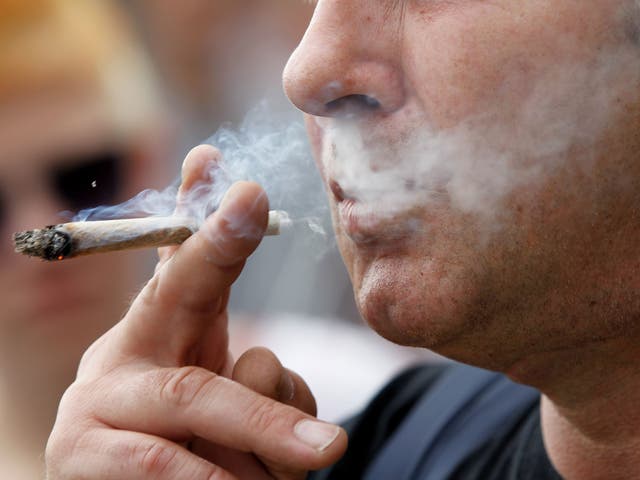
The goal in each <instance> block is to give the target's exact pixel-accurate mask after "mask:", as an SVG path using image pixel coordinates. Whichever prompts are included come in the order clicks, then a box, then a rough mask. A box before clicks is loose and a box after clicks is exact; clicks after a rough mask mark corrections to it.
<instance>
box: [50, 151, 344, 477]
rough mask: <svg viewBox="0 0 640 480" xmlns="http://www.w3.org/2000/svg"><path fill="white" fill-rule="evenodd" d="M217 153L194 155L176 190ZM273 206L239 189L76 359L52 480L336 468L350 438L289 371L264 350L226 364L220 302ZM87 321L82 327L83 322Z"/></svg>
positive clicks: (53, 450) (165, 259) (252, 189)
mask: <svg viewBox="0 0 640 480" xmlns="http://www.w3.org/2000/svg"><path fill="white" fill-rule="evenodd" d="M218 157H219V153H218V152H217V150H215V149H212V148H211V147H198V148H196V149H194V150H192V151H191V152H190V153H189V155H188V156H187V158H186V159H185V165H184V168H183V184H182V187H181V191H182V192H184V191H185V190H187V189H189V188H191V186H192V185H193V184H194V183H195V181H196V180H197V179H199V178H200V177H202V176H203V175H204V173H203V172H205V171H206V170H207V169H208V168H207V166H210V165H211V162H213V161H216V160H217V158H218ZM267 214H268V201H267V198H266V195H265V193H264V191H263V190H262V189H261V188H260V187H259V186H258V185H256V184H253V183H247V182H244V183H238V184H235V185H234V186H233V187H232V188H231V189H230V190H229V192H228V193H227V195H226V196H225V198H224V200H223V202H222V204H221V206H220V208H219V209H218V210H217V211H216V212H215V213H214V214H213V215H211V216H210V217H209V218H208V219H207V220H206V221H205V223H204V224H203V225H202V228H201V229H200V231H199V232H198V233H196V234H195V235H193V236H192V237H191V238H189V239H188V240H187V241H186V242H185V243H184V244H183V245H181V246H180V247H179V248H173V249H164V250H163V251H162V252H161V255H160V256H161V260H160V263H159V267H158V268H157V269H156V272H155V275H154V276H153V278H152V279H151V280H150V281H149V282H148V283H147V285H146V286H145V287H144V288H143V290H142V291H141V292H140V294H139V295H138V296H137V298H136V299H135V300H134V301H133V303H132V305H131V307H130V309H129V311H128V312H127V313H126V315H125V316H124V318H123V319H122V321H121V322H120V323H118V324H117V325H116V326H115V327H114V328H112V329H111V330H110V331H109V332H107V333H106V334H105V335H104V336H103V337H101V338H100V339H99V340H98V341H97V342H95V343H94V344H93V345H92V346H91V347H90V348H89V350H88V351H87V352H86V353H85V355H84V357H83V359H82V361H81V364H80V368H79V371H78V377H77V379H76V381H75V382H74V383H73V384H72V385H71V387H69V389H68V390H67V392H66V393H65V395H64V396H63V399H62V401H61V403H60V408H59V411H58V418H57V420H56V424H55V426H54V429H53V432H52V434H51V437H50V439H49V443H48V445H47V451H46V463H47V474H48V479H49V480H58V479H76V478H83V479H101V480H108V479H114V480H115V479H118V480H122V479H127V480H136V479H151V478H153V479H167V480H169V479H171V480H180V479H208V480H213V479H224V480H228V479H251V480H261V479H273V478H277V479H287V480H289V479H302V478H304V477H305V476H306V472H307V471H308V470H312V469H318V468H323V467H325V466H328V465H330V464H332V463H334V462H335V461H337V460H338V459H339V458H340V456H341V455H342V454H343V452H344V450H345V448H346V434H345V433H344V431H343V430H341V429H339V428H338V427H336V426H334V425H330V424H327V423H323V422H319V421H316V420H315V418H314V417H313V415H314V414H315V403H314V401H313V397H312V396H311V393H310V392H309V390H308V388H307V386H306V385H305V384H304V382H303V381H302V379H301V378H300V377H298V376H297V375H295V374H293V373H292V372H289V371H288V370H286V369H284V368H283V367H282V365H280V363H279V362H278V360H277V358H275V356H274V355H273V354H272V353H270V352H269V351H267V350H264V349H254V350H250V351H249V352H247V353H246V354H245V355H243V357H241V358H240V359H239V361H238V362H237V363H236V364H235V366H234V364H233V361H232V359H231V356H230V355H229V353H228V333H227V312H226V306H227V300H228V298H229V288H230V286H231V284H232V283H233V281H234V280H235V279H236V278H237V277H238V275H239V274H240V271H241V270H242V267H243V265H244V262H245V260H246V258H247V257H248V255H250V253H251V252H252V251H253V250H254V249H255V248H256V247H257V245H258V243H259V242H260V240H261V237H262V235H263V233H264V230H265V228H266V222H267ZM90 320H91V319H87V321H90Z"/></svg>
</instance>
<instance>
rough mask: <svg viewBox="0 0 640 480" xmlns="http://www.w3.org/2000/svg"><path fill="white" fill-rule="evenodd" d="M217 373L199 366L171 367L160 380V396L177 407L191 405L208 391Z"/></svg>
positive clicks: (215, 379) (212, 385)
mask: <svg viewBox="0 0 640 480" xmlns="http://www.w3.org/2000/svg"><path fill="white" fill-rule="evenodd" d="M217 378H218V377H217V375H216V374H215V373H213V372H210V371H208V370H205V369H203V368H200V367H182V368H178V369H172V370H170V371H168V372H166V374H165V375H164V378H163V379H162V380H161V383H162V384H161V387H160V397H161V398H162V399H163V400H164V401H166V402H168V403H169V404H172V405H174V406H175V407H178V408H184V407H188V406H190V405H192V404H193V403H194V402H195V401H196V400H197V399H198V397H199V396H201V395H203V392H206V391H209V390H211V389H212V388H213V387H214V384H215V382H216V381H217Z"/></svg>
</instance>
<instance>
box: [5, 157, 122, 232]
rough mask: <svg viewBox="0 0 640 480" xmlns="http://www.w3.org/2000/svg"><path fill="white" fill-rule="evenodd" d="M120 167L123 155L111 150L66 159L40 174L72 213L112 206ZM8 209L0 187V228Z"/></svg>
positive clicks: (6, 196) (119, 176)
mask: <svg viewBox="0 0 640 480" xmlns="http://www.w3.org/2000/svg"><path fill="white" fill-rule="evenodd" d="M60 160H62V159H60ZM124 164H125V155H124V154H123V153H120V152H114V151H101V152H94V153H90V154H84V155H81V156H77V157H73V158H66V159H64V161H59V162H55V163H54V164H53V166H52V167H50V168H48V169H47V170H46V171H45V172H44V175H45V185H46V186H47V187H48V188H49V192H50V193H51V194H53V195H55V198H56V199H57V200H58V201H59V202H60V203H61V204H62V205H63V206H64V207H65V208H67V209H68V210H71V211H74V212H77V211H79V210H82V209H84V208H91V207H96V206H100V205H105V204H113V203H115V202H116V201H117V200H118V197H119V195H120V192H121V188H122V184H123V181H124ZM9 207H10V205H9V198H8V195H7V192H5V191H3V190H2V188H0V227H2V226H3V225H4V224H5V222H6V221H7V219H8V216H9Z"/></svg>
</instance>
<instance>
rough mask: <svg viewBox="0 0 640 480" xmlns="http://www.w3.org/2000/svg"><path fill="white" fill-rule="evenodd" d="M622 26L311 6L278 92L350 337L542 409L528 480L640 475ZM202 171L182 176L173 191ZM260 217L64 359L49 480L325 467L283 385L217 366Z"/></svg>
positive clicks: (249, 370) (230, 205) (238, 193)
mask: <svg viewBox="0 0 640 480" xmlns="http://www.w3.org/2000/svg"><path fill="white" fill-rule="evenodd" d="M638 18H639V16H638V4H637V3H636V2H635V1H630V0H617V1H611V0H591V1H589V2H587V3H585V2H584V1H578V0H529V1H525V2H511V1H507V0H496V1H493V2H474V1H448V2H410V1H406V2H404V1H403V2H397V1H382V2H373V1H368V0H360V1H344V0H320V1H319V2H318V4H317V7H316V11H315V15H314V19H313V20H312V22H311V25H310V27H309V30H308V31H307V33H306V35H305V37H304V39H303V40H302V43H301V45H300V47H299V48H298V50H297V51H296V52H295V53H294V55H293V57H292V59H291V60H290V62H289V64H288V66H287V69H286V71H285V75H284V78H285V88H286V90H287V93H288V95H289V97H290V98H291V100H292V101H293V102H294V103H295V104H296V105H297V106H298V107H299V108H301V109H303V110H304V111H306V112H307V114H308V117H307V123H308V126H309V131H310V135H311V139H312V143H313V146H314V149H315V154H316V158H317V161H318V165H319V168H320V170H321V172H322V174H323V177H324V179H325V181H326V183H327V187H328V189H329V191H330V195H329V197H330V201H331V205H332V209H333V214H334V221H335V225H336V231H337V235H338V241H339V244H340V247H341V251H342V254H343V256H344V259H345V263H346V265H347V267H348V269H349V272H350V275H351V278H352V281H353V284H354V291H355V294H356V297H357V300H358V303H359V307H360V310H361V312H362V313H363V315H364V317H365V318H366V320H367V322H368V323H369V324H370V325H371V326H372V327H373V328H374V329H376V330H377V331H378V332H379V333H381V334H382V335H384V336H385V337H387V338H389V339H391V340H393V341H395V342H399V343H403V344H406V345H413V346H422V347H428V348H431V349H433V350H435V351H437V352H439V353H442V354H444V355H447V356H449V357H451V358H453V359H456V360H459V361H462V362H465V363H469V364H473V365H476V366H479V367H484V368H488V369H491V370H495V371H500V372H504V373H506V374H507V375H508V376H509V377H511V378H513V379H515V380H517V381H518V382H521V383H525V384H528V385H531V386H533V387H535V388H537V389H539V390H540V391H541V392H542V400H541V406H540V422H539V424H540V423H541V425H542V432H543V433H542V435H543V436H544V443H543V439H542V438H536V437H535V436H533V437H531V438H530V439H527V440H531V442H532V445H531V448H532V449H534V450H536V449H537V451H540V449H541V451H542V454H543V457H542V459H541V460H540V461H541V462H542V461H546V462H548V465H544V467H545V468H544V473H543V474H544V475H545V477H543V478H557V476H558V475H561V476H562V477H564V478H568V479H572V478H574V479H601V478H607V479H627V478H635V477H637V476H638V475H637V472H639V471H640V453H638V452H639V451H638V448H637V444H638V439H639V438H638V437H639V434H638V428H637V423H638V412H637V403H638V397H639V396H640V386H639V385H638V378H637V376H638V375H637V371H636V368H635V363H636V360H637V358H638V356H639V355H640V350H639V349H638V347H637V345H638V328H637V322H636V320H637V318H638V313H639V312H640V301H639V300H640V299H639V298H638V296H637V295H636V291H637V288H635V287H636V286H637V284H638V281H639V280H640V279H639V278H638V273H637V272H638V271H639V269H638V268H637V260H636V257H637V255H638V247H637V243H638V242H637V238H638V228H639V227H638V225H639V223H638V222H637V221H636V219H637V215H638V211H639V207H640V194H639V193H638V192H640V189H639V188H638V180H639V179H640V171H639V169H640V165H638V162H637V161H636V158H635V157H636V154H635V152H636V151H637V150H638V146H639V145H638V142H639V141H640V138H639V136H638V134H637V129H638V120H639V118H638V106H639V105H640V104H639V99H638V91H639V90H638V82H639V80H640V77H639V69H638V66H639V61H638V59H639V58H640V56H639V55H638V54H639V53H640V49H639V47H638ZM216 156H217V153H216V152H215V151H212V150H211V149H207V148H200V149H197V150H194V151H193V152H191V154H190V155H189V156H188V157H187V159H186V162H185V167H184V171H183V186H182V188H183V189H188V188H190V186H191V185H192V184H193V182H194V181H195V180H196V179H197V178H198V177H199V175H200V174H199V172H201V171H202V169H203V168H204V165H206V164H207V163H208V162H211V161H215V159H216V158H215V157H216ZM267 208H268V207H267V200H266V198H265V197H264V195H263V194H262V191H261V190H260V189H259V187H257V186H256V185H253V184H238V185H236V186H235V187H234V188H233V189H232V190H231V191H230V192H229V193H228V195H227V197H226V200H225V202H224V203H223V205H222V206H221V208H220V210H219V211H218V212H217V213H216V214H214V215H213V216H212V217H210V218H209V220H208V221H207V222H206V223H205V225H204V226H203V228H202V230H201V232H199V233H198V234H197V235H195V236H194V237H193V238H192V239H190V241H188V242H187V243H185V244H184V245H183V246H182V247H181V248H180V249H178V250H177V251H175V252H172V251H165V252H163V253H162V256H161V263H160V267H159V268H158V270H157V272H156V275H155V276H154V278H153V279H152V280H151V281H150V282H149V284H148V285H147V286H146V287H145V288H144V290H143V291H142V292H141V294H140V295H139V297H138V298H137V299H136V301H135V302H134V303H133V305H132V307H131V309H130V310H129V312H128V313H127V315H126V316H125V318H124V319H123V321H122V322H121V323H120V324H119V325H118V326H117V327H115V328H114V329H113V330H112V331H111V332H109V334H107V335H106V336H104V337H103V338H102V339H101V340H100V341H99V342H98V343H96V344H95V345H94V346H93V347H92V348H90V349H89V351H88V353H87V354H86V356H85V357H84V360H83V363H82V365H81V368H80V371H79V375H78V379H77V381H76V383H75V384H74V385H73V386H72V387H71V388H70V389H69V390H68V392H67V394H66V397H65V398H64V400H63V402H62V404H61V407H60V412H59V417H58V421H57V424H56V427H55V429H54V431H53V434H52V437H51V440H50V443H49V448H48V457H47V458H48V469H49V475H50V478H51V479H57V478H225V479H226V478H252V479H260V478H282V479H289V478H304V476H305V472H306V471H308V470H315V469H319V468H322V467H325V466H329V465H331V464H333V463H334V462H336V461H337V460H338V459H339V458H340V457H341V456H342V455H343V453H344V451H345V449H346V435H345V432H344V431H342V430H340V429H338V428H337V427H334V426H332V425H328V424H324V423H319V422H314V421H313V420H312V417H311V416H310V415H312V414H313V404H312V401H311V398H310V394H309V392H308V390H307V389H306V387H305V386H304V384H303V383H302V381H301V379H299V378H298V377H297V376H295V375H294V374H292V373H291V372H288V371H287V370H286V369H284V368H282V367H281V366H280V365H279V363H278V361H277V359H275V358H274V357H273V356H272V355H270V354H269V353H268V352H265V351H262V350H254V351H249V352H248V353H247V354H245V355H244V356H243V357H241V358H240V359H239V360H238V361H237V362H235V364H234V362H233V361H232V360H231V359H230V358H229V357H228V356H227V355H226V346H227V336H226V316H225V303H226V298H227V295H228V289H229V287H230V285H231V283H232V281H233V279H234V278H235V277H236V276H237V275H238V273H239V271H240V270H241V268H242V264H243V262H244V259H245V258H246V256H247V255H248V254H249V253H250V251H251V250H252V249H253V248H255V246H256V245H257V243H258V241H259V237H260V235H259V234H254V235H247V234H246V232H255V231H256V230H261V229H262V230H263V229H264V225H265V218H266V211H267ZM239 225H242V227H240V226H239ZM425 383H429V382H425ZM522 388H524V387H522ZM518 392H520V390H518ZM395 400H396V399H395V398H390V399H389V401H390V402H392V401H395ZM455 400H456V396H455V394H453V393H452V395H451V396H450V403H453V402H454V401H455ZM470 402H471V404H473V402H474V400H473V399H471V400H470ZM490 406H491V403H489V405H488V407H490ZM470 411H471V410H470ZM463 414H464V411H463ZM482 417H483V411H482V410H480V411H479V412H477V413H476V414H475V415H473V416H470V417H469V418H468V420H469V422H470V424H474V425H475V422H476V419H477V418H482ZM379 420H381V419H377V421H379ZM539 424H538V427H539ZM463 425H464V424H463ZM521 427H522V425H521V424H517V425H516V426H515V427H514V428H515V430H516V431H515V433H514V435H517V434H518V431H519V430H518V429H520V428H521ZM428 428H430V424H429V423H425V424H424V429H425V431H428ZM449 433H450V434H451V435H454V432H449ZM464 433H465V432H464V428H463V429H462V434H463V436H464ZM474 433H475V432H474ZM489 433H490V432H489ZM454 438H455V435H454ZM357 440H358V441H357V442H356V441H354V443H353V444H351V445H350V446H349V450H348V451H347V453H346V455H345V459H348V458H349V457H353V455H354V454H353V452H355V451H360V452H362V451H363V450H364V451H365V452H366V451H367V447H366V445H365V447H364V448H363V446H362V445H363V444H362V443H360V442H362V441H365V442H366V441H371V439H366V438H365V439H364V440H363V438H362V436H360V437H359V438H358V439H357ZM481 440H482V438H481ZM488 444H490V439H486V442H484V443H482V442H481V443H480V446H479V447H478V448H479V449H480V450H482V448H484V446H485V445H488ZM507 445H508V444H507ZM413 446H414V445H412V444H410V443H407V444H405V445H404V450H411V448H412V447H413ZM475 453H477V452H475ZM525 453H526V452H525ZM378 454H380V456H382V455H383V454H384V452H383V451H379V450H373V451H372V455H371V456H370V458H366V459H365V460H364V461H365V462H369V464H370V465H375V463H376V460H378V458H381V457H380V456H378ZM521 454H522V451H516V452H513V455H512V457H513V458H507V459H505V458H504V456H502V457H500V461H501V462H507V464H508V465H507V466H508V468H507V470H506V471H502V472H501V471H500V470H499V468H500V466H497V469H498V470H496V469H494V470H493V471H491V470H489V474H488V476H477V477H476V478H491V476H494V478H509V477H508V476H507V475H508V474H509V468H510V466H513V468H516V469H519V470H520V471H521V468H522V465H520V464H518V462H519V460H518V458H516V457H518V455H521ZM471 458H472V457H469V458H462V459H459V460H460V464H459V468H461V469H463V470H462V471H465V470H464V467H465V465H467V466H468V461H470V460H469V459H471ZM391 459H392V458H391ZM411 461H413V459H411ZM425 461H426V462H427V463H428V462H429V461H431V459H429V458H427V459H425ZM547 467H548V468H547ZM467 471H468V470H467ZM467 471H465V474H466V472H467ZM496 471H497V472H498V473H496ZM393 475H394V472H390V473H389V475H388V476H387V477H377V478H395V477H393ZM452 475H455V472H454V473H453V474H452ZM479 475H481V474H479ZM496 475H497V477H496ZM343 478H345V477H343ZM356 478H357V477H356ZM416 478H417V477H416ZM423 478H441V477H428V476H427V477H423ZM443 478H444V477H443ZM449 478H456V477H455V476H451V477H449ZM457 478H464V477H457ZM467 478H469V477H467ZM512 478H522V477H518V476H515V477H514V476H512Z"/></svg>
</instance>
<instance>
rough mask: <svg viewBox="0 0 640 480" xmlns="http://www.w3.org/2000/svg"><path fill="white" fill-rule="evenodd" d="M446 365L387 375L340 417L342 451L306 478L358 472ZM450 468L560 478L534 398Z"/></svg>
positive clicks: (496, 479) (459, 474)
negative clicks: (351, 412)
mask: <svg viewBox="0 0 640 480" xmlns="http://www.w3.org/2000/svg"><path fill="white" fill-rule="evenodd" d="M446 368H447V367H446V366H443V365H437V366H434V365H426V366H419V367H414V368H411V369H409V370H407V371H405V372H403V373H402V374H400V375H399V376H398V377H396V378H395V379H394V380H392V381H391V382H390V383H389V384H388V385H387V386H386V387H385V388H384V389H383V390H382V391H381V392H380V393H379V394H378V395H377V396H376V397H375V398H374V399H373V400H372V401H371V403H370V404H369V405H368V406H367V407H366V408H365V409H364V411H363V412H362V413H360V414H359V415H357V416H356V417H354V418H352V419H351V420H349V421H348V422H346V423H345V425H344V427H345V429H346V430H347V432H348V433H349V448H348V450H347V453H346V454H345V456H344V457H343V458H342V459H341V460H340V461H339V462H338V463H336V464H335V465H334V466H333V467H331V468H329V469H325V470H322V471H319V472H312V473H311V474H310V475H309V477H308V480H357V479H360V478H362V476H363V474H364V472H365V470H366V468H367V466H368V465H369V462H370V461H371V459H373V458H375V456H376V454H377V453H378V452H379V451H380V449H381V448H382V447H383V446H384V444H385V441H386V440H387V439H388V438H389V437H390V435H392V434H393V432H394V431H395V429H396V428H397V427H398V426H399V425H400V423H401V422H402V420H403V419H404V418H405V416H406V415H407V413H408V412H409V411H410V410H411V408H412V407H413V406H414V405H415V404H416V402H417V401H418V400H419V399H420V398H421V397H422V396H423V395H424V394H425V392H427V391H428V390H429V389H430V388H431V387H432V386H433V385H434V383H435V382H436V380H437V379H438V378H439V376H440V375H441V374H442V373H443V372H444V371H445V369H446ZM455 472H456V473H455V474H454V475H453V476H452V477H451V479H452V480H454V479H455V480H561V477H560V475H559V474H558V473H557V472H556V471H555V469H554V468H553V466H552V465H551V462H550V461H549V458H548V456H547V454H546V451H545V449H544V444H543V440H542V432H541V426H540V404H539V402H536V403H535V404H534V405H533V406H531V407H530V408H528V409H527V411H525V412H523V414H522V416H521V417H520V418H519V419H518V421H517V423H516V424H515V426H510V427H509V428H508V429H503V431H496V432H494V434H493V435H492V436H491V438H489V439H487V441H486V442H485V443H484V445H483V446H482V448H480V449H479V450H477V451H475V452H474V453H472V454H471V455H469V456H468V457H467V458H466V459H465V460H464V461H463V462H462V463H461V464H460V465H459V466H458V467H457V468H456V470H455ZM385 480H386V479H385ZM390 480H392V479H390ZM424 480H429V479H424Z"/></svg>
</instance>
